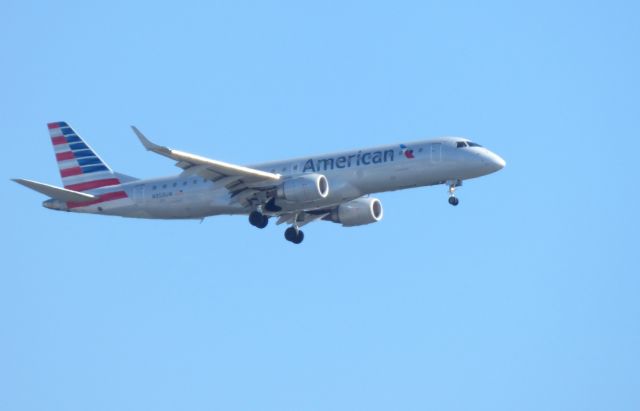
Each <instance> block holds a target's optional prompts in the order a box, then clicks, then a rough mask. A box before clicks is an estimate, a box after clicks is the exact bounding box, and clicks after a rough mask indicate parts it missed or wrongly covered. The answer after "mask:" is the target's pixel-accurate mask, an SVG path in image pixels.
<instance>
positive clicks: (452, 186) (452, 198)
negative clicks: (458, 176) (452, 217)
mask: <svg viewBox="0 0 640 411" xmlns="http://www.w3.org/2000/svg"><path fill="white" fill-rule="evenodd" d="M460 185H462V181H453V182H451V183H449V204H451V205H452V206H454V207H455V206H457V205H458V203H459V202H460V200H458V197H456V186H460Z"/></svg>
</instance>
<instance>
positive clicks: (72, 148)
mask: <svg viewBox="0 0 640 411" xmlns="http://www.w3.org/2000/svg"><path fill="white" fill-rule="evenodd" d="M48 127H49V135H50V136H51V142H52V143H53V150H54V151H55V154H56V161H57V162H58V168H59V169H60V176H61V177H62V184H63V185H64V188H66V189H69V190H74V191H87V190H92V189H94V188H99V187H105V186H112V185H117V184H120V179H119V178H118V177H117V175H116V174H115V173H114V172H113V170H111V168H110V167H109V166H108V165H107V164H106V163H105V162H104V161H102V159H101V158H100V157H99V156H98V154H96V152H95V151H94V150H93V149H92V148H91V147H89V145H88V144H87V143H85V142H84V141H83V140H82V138H80V136H79V135H78V134H77V133H76V132H75V131H74V130H73V129H72V128H71V127H69V125H68V124H67V123H65V122H64V121H58V122H55V123H49V124H48Z"/></svg>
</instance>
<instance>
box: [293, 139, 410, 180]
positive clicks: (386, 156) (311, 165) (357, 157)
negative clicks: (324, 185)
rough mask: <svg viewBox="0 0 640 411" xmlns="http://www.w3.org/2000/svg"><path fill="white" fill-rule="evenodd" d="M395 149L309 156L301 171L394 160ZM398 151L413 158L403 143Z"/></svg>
mask: <svg viewBox="0 0 640 411" xmlns="http://www.w3.org/2000/svg"><path fill="white" fill-rule="evenodd" d="M395 153H396V152H395V150H384V151H369V152H362V151H358V152H357V153H356V154H349V155H344V156H338V157H330V158H321V159H312V158H310V159H309V160H307V161H306V162H305V163H304V167H303V169H302V172H303V173H306V172H309V171H310V172H313V173H315V172H318V171H327V170H334V169H336V168H351V167H359V166H361V165H364V166H368V165H370V164H381V163H387V162H389V161H394V160H395ZM400 153H401V154H402V155H403V156H405V157H406V158H414V156H413V150H411V149H409V148H407V146H405V145H404V144H400Z"/></svg>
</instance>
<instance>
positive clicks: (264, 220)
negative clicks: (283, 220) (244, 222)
mask: <svg viewBox="0 0 640 411" xmlns="http://www.w3.org/2000/svg"><path fill="white" fill-rule="evenodd" d="M249 224H251V225H252V226H254V227H258V228H265V227H266V226H267V224H269V217H268V216H266V215H264V214H262V213H261V212H260V211H252V212H251V214H249Z"/></svg>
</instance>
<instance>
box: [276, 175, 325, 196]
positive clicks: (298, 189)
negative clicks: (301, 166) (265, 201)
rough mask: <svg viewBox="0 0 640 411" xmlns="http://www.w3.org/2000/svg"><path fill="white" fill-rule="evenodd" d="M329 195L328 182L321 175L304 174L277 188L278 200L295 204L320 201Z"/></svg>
mask: <svg viewBox="0 0 640 411" xmlns="http://www.w3.org/2000/svg"><path fill="white" fill-rule="evenodd" d="M328 195H329V182H328V181H327V177H325V176H323V175H322V174H305V175H303V176H300V177H296V178H292V179H290V180H286V181H285V182H284V183H282V185H281V186H280V187H278V193H277V197H278V198H283V199H285V200H288V201H293V202H296V203H309V202H312V201H317V200H322V199H323V198H326V197H327V196H328Z"/></svg>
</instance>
